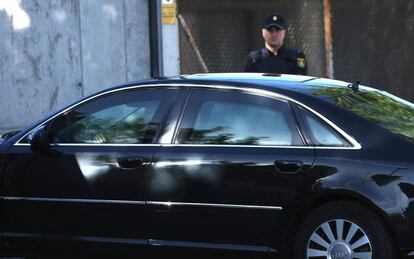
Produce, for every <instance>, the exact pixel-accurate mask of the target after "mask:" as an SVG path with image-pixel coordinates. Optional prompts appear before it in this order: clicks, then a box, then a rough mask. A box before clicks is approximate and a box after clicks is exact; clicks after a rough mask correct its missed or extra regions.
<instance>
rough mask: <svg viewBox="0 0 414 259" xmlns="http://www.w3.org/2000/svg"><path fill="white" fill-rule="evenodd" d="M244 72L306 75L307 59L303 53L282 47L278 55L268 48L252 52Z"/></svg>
mask: <svg viewBox="0 0 414 259" xmlns="http://www.w3.org/2000/svg"><path fill="white" fill-rule="evenodd" d="M244 72H258V73H274V74H296V75H306V59H305V54H303V52H302V51H300V50H296V49H291V48H285V47H283V46H282V47H281V48H280V49H279V50H278V52H277V55H274V54H273V53H272V52H271V51H269V50H268V49H266V48H263V49H259V50H255V51H252V52H250V54H249V55H248V56H247V60H246V65H245V67H244Z"/></svg>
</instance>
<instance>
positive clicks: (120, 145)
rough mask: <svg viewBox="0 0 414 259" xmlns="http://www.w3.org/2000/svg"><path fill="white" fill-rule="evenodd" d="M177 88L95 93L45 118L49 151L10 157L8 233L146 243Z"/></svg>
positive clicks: (17, 149) (25, 149) (5, 204)
mask: <svg viewBox="0 0 414 259" xmlns="http://www.w3.org/2000/svg"><path fill="white" fill-rule="evenodd" d="M176 93H177V89H168V88H165V89H161V88H158V89H146V88H143V89H132V90H124V91H117V92H114V93H109V94H105V95H102V96H99V97H97V98H94V99H92V100H90V101H88V102H85V103H82V104H81V105H79V106H77V107H76V108H74V109H72V110H70V111H67V112H64V113H62V114H61V115H59V116H58V117H56V118H54V119H52V120H51V121H49V122H47V124H46V128H47V130H48V136H49V141H50V142H51V143H52V144H51V149H50V150H49V151H45V152H33V151H31V149H30V146H29V144H27V141H26V140H25V139H23V140H22V141H21V143H20V144H17V145H15V146H14V147H13V148H12V150H11V151H10V154H9V155H8V157H7V161H8V162H7V163H8V165H7V169H6V171H5V174H4V175H5V178H6V179H7V184H6V185H4V186H3V187H4V192H3V196H2V201H1V202H2V210H3V218H2V221H4V224H3V226H5V229H4V231H5V236H6V237H8V238H19V237H33V238H34V239H38V240H39V239H40V240H47V239H49V238H52V237H53V238H54V239H59V238H61V240H72V241H80V242H84V241H88V242H97V243H102V242H104V243H105V242H108V243H123V244H136V245H140V244H141V245H146V244H147V237H146V230H147V229H146V221H147V211H146V203H145V199H146V189H145V187H146V184H145V180H146V177H147V172H148V167H149V165H150V163H151V160H152V156H153V153H154V152H155V150H156V149H157V148H158V146H159V145H156V144H153V140H154V138H155V135H156V134H157V132H158V131H159V130H160V124H161V122H162V120H163V118H164V117H165V116H166V114H167V112H168V109H169V106H170V105H171V103H172V102H173V100H174V97H175V95H176Z"/></svg>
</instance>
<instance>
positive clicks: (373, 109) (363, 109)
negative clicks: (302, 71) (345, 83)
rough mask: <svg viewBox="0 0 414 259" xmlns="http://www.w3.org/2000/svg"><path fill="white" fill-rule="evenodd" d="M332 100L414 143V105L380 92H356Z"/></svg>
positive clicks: (334, 97)
mask: <svg viewBox="0 0 414 259" xmlns="http://www.w3.org/2000/svg"><path fill="white" fill-rule="evenodd" d="M330 99H331V100H332V101H333V102H334V103H336V104H337V105H339V106H341V107H343V108H345V109H347V110H350V111H352V112H354V113H356V114H358V115H360V116H362V117H364V118H366V119H368V120H370V121H373V122H374V123H376V124H379V125H381V126H382V127H384V128H386V129H387V130H389V131H391V132H393V133H396V134H399V135H402V136H403V137H406V138H408V139H410V140H412V141H414V104H412V103H410V102H408V101H406V100H403V99H401V98H399V97H396V96H394V95H392V94H389V93H386V92H379V91H369V92H361V93H360V92H355V93H351V94H347V95H342V96H333V97H330Z"/></svg>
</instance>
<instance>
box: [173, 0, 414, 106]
mask: <svg viewBox="0 0 414 259" xmlns="http://www.w3.org/2000/svg"><path fill="white" fill-rule="evenodd" d="M177 2H178V18H179V19H178V21H179V29H180V60H181V73H182V74H187V73H200V72H235V71H241V70H242V69H243V66H244V62H245V58H246V56H247V54H248V53H249V52H250V51H252V50H254V49H257V48H261V47H262V46H263V39H262V37H261V32H260V24H261V22H262V20H263V18H264V17H265V16H266V15H267V14H269V13H273V12H276V13H279V14H281V15H282V16H284V18H285V19H286V20H287V35H286V39H285V45H286V46H289V47H293V48H297V49H301V50H303V51H304V52H305V54H306V56H307V61H308V73H309V74H310V75H315V76H322V77H327V76H328V75H329V74H328V71H329V70H327V68H328V65H327V61H326V59H325V58H326V55H327V52H326V49H327V46H326V44H325V36H326V33H325V27H324V26H325V23H324V18H326V17H327V15H326V9H325V12H324V0H209V1H205V0H178V1H177ZM326 3H329V6H330V10H329V12H330V18H331V27H330V28H331V31H332V34H331V35H330V36H332V46H333V47H332V62H333V77H334V78H336V79H340V80H346V81H356V80H361V82H362V84H365V85H371V86H374V87H377V88H380V89H384V90H387V91H389V92H391V93H394V94H397V95H399V96H403V97H404V98H406V99H409V100H412V101H414V86H411V81H412V80H413V79H414V55H413V54H414V53H413V52H414V50H413V48H410V46H414V0H387V1H382V0H334V1H331V0H325V7H326ZM324 15H325V16H324ZM328 33H329V32H328Z"/></svg>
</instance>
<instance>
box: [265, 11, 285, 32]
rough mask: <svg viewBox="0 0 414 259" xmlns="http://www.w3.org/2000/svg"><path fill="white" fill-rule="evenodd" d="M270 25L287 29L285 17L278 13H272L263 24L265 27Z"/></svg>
mask: <svg viewBox="0 0 414 259" xmlns="http://www.w3.org/2000/svg"><path fill="white" fill-rule="evenodd" d="M270 27H277V28H279V29H281V30H284V29H285V19H283V17H282V16H280V15H278V14H270V15H268V16H267V17H266V19H265V20H264V22H263V24H262V28H263V29H269V28H270Z"/></svg>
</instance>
